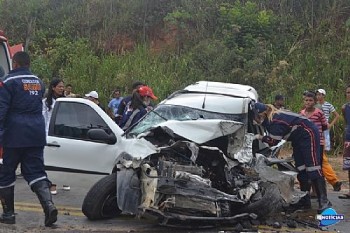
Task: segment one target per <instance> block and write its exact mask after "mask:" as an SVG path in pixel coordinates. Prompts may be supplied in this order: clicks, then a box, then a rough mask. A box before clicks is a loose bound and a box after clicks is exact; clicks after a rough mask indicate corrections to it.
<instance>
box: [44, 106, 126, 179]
mask: <svg viewBox="0 0 350 233" xmlns="http://www.w3.org/2000/svg"><path fill="white" fill-rule="evenodd" d="M77 101H78V102H74V101H66V100H64V101H57V102H56V104H55V107H54V109H53V112H52V117H51V121H50V127H49V134H48V137H47V146H46V147H45V152H44V160H45V166H46V168H47V169H48V170H58V171H69V172H79V173H92V174H109V173H111V172H112V169H113V167H114V164H115V160H116V156H117V155H118V151H117V148H118V146H117V145H118V143H120V142H118V141H120V140H121V137H120V135H115V134H117V132H115V130H113V129H111V128H112V127H117V126H116V125H115V123H114V122H113V121H112V120H111V119H110V118H109V117H108V116H107V114H106V113H104V112H103V111H102V110H101V109H99V108H98V106H97V105H96V106H93V105H92V106H91V103H92V102H91V103H90V102H88V100H83V99H77ZM84 101H85V102H86V103H84ZM103 114H104V115H103ZM101 115H103V116H101ZM112 124H114V125H115V126H114V125H112ZM90 129H103V130H104V131H106V133H108V134H110V135H115V136H116V137H117V142H116V143H115V144H113V145H110V144H108V143H106V142H101V141H94V140H91V139H89V137H88V134H87V132H88V131H89V130H90ZM118 129H119V128H118Z"/></svg>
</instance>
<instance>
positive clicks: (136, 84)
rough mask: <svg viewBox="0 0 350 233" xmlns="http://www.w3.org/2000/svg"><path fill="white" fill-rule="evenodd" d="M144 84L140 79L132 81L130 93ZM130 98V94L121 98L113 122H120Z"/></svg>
mask: <svg viewBox="0 0 350 233" xmlns="http://www.w3.org/2000/svg"><path fill="white" fill-rule="evenodd" d="M144 85H145V84H144V83H143V82H140V81H135V82H133V83H132V93H134V92H135V91H136V90H137V89H138V88H139V87H141V86H144ZM131 99H132V94H131V95H129V96H126V97H124V98H123V99H122V101H121V102H120V104H119V106H118V110H117V114H116V116H115V122H116V123H117V124H120V121H121V119H122V117H123V113H124V111H125V107H126V105H127V104H128V103H129V102H130V101H131Z"/></svg>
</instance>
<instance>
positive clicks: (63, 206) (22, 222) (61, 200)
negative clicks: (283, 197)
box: [0, 172, 350, 233]
mask: <svg viewBox="0 0 350 233" xmlns="http://www.w3.org/2000/svg"><path fill="white" fill-rule="evenodd" d="M48 175H49V177H50V179H51V180H52V182H54V183H56V184H57V185H58V186H57V187H58V194H57V195H54V196H53V200H54V202H55V204H56V206H57V207H58V209H59V216H58V221H57V224H56V225H55V227H53V228H47V227H44V214H43V212H42V209H41V206H40V204H39V201H38V199H37V198H36V196H35V194H34V193H33V192H32V191H31V190H30V188H29V187H28V185H27V183H26V182H25V180H24V179H23V178H18V179H17V182H16V187H15V192H16V194H15V209H16V213H17V216H16V221H17V223H16V224H15V225H5V224H0V232H216V233H217V232H233V228H230V227H225V228H212V229H200V230H195V229H176V228H175V229H174V228H169V227H161V226H158V225H157V224H156V223H155V222H152V221H150V220H145V219H137V218H136V217H134V216H122V217H120V218H116V219H109V220H103V221H89V220H88V219H87V218H86V217H85V216H84V215H83V214H82V212H81V205H82V202H83V199H84V197H85V194H86V193H87V191H88V190H89V188H90V187H91V186H92V185H93V184H94V183H95V182H96V181H97V180H99V179H100V178H102V176H95V175H86V174H71V173H61V172H48ZM63 184H66V185H70V186H71V190H70V191H65V190H63V188H62V185H63ZM328 190H329V192H328V195H329V199H330V200H331V202H332V203H333V207H334V209H335V210H336V211H337V213H338V214H344V215H345V220H344V221H341V222H339V223H338V224H336V225H333V226H330V227H328V228H327V229H326V230H327V231H329V232H349V229H350V200H343V199H342V200H341V199H338V195H339V194H341V193H343V192H344V193H345V192H346V191H347V190H342V191H341V192H340V193H339V192H334V191H332V190H331V189H328ZM313 206H314V207H315V208H316V206H317V204H316V203H315V200H314V202H313ZM315 213H316V211H315V210H312V211H310V212H308V213H306V214H305V213H304V214H303V215H302V216H303V217H302V218H306V219H307V218H314V217H315ZM258 228H259V232H276V231H281V232H286V231H290V232H316V231H317V230H316V229H315V228H309V227H307V228H305V227H304V225H302V224H298V226H297V228H296V229H291V228H286V227H283V228H282V229H274V228H273V227H270V226H259V227H258Z"/></svg>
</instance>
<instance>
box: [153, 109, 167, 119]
mask: <svg viewBox="0 0 350 233" xmlns="http://www.w3.org/2000/svg"><path fill="white" fill-rule="evenodd" d="M151 112H153V113H154V114H156V115H157V116H159V117H160V118H162V119H163V120H165V121H168V119H167V118H165V117H163V116H162V115H160V114H159V113H158V112H156V111H154V110H153V109H152V110H151Z"/></svg>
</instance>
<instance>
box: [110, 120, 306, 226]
mask: <svg viewBox="0 0 350 233" xmlns="http://www.w3.org/2000/svg"><path fill="white" fill-rule="evenodd" d="M245 132H246V131H245V129H244V124H242V123H240V122H235V121H224V120H196V121H186V122H175V121H174V122H172V121H167V122H164V123H163V124H160V125H159V126H158V127H156V128H153V129H151V130H150V131H149V132H147V134H144V135H142V137H144V138H145V139H147V140H149V141H151V142H152V143H153V144H154V145H156V146H157V147H158V152H157V153H154V154H151V155H149V156H146V157H138V156H137V155H133V156H131V155H128V154H125V155H124V156H122V157H121V159H120V163H119V164H118V172H117V182H116V183H117V204H118V208H119V209H120V210H121V211H123V212H126V213H132V214H139V215H141V216H146V217H151V218H155V219H157V221H158V222H159V224H161V225H168V226H172V225H176V226H187V227H188V226H189V225H192V226H196V227H198V225H200V226H202V227H206V226H215V225H218V224H223V223H227V224H228V223H230V224H232V223H237V222H240V221H242V220H246V219H256V218H265V217H267V216H269V215H271V214H274V213H277V212H278V211H280V210H281V208H282V206H284V205H286V204H290V203H296V202H297V201H298V200H299V198H300V197H301V196H303V193H300V192H296V191H295V190H294V178H293V176H290V175H287V174H284V173H282V172H280V171H278V170H276V169H273V168H271V167H269V166H267V164H266V162H265V161H266V160H265V156H264V155H260V154H256V155H253V153H252V151H253V150H252V142H253V135H252V134H246V133H245ZM195 222H198V223H199V222H200V224H198V225H197V224H194V223H195ZM187 223H188V224H187Z"/></svg>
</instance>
